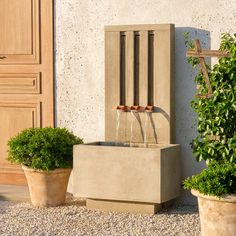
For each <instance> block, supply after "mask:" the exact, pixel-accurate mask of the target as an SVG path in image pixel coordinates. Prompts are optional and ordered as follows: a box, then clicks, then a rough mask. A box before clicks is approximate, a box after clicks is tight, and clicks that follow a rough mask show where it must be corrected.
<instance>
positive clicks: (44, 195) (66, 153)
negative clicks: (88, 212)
mask: <svg viewBox="0 0 236 236" xmlns="http://www.w3.org/2000/svg"><path fill="white" fill-rule="evenodd" d="M80 143H82V139H80V138H78V137H76V136H75V135H73V134H72V133H71V132H69V131H68V130H67V129H65V128H51V127H46V128H29V129H25V130H23V131H22V132H20V133H19V134H18V135H16V136H15V137H13V138H11V139H10V140H9V142H8V147H9V149H8V160H9V161H11V162H12V163H16V164H21V165H22V168H23V170H24V173H25V176H26V179H27V183H28V186H29V192H30V197H31V201H32V204H33V205H34V206H40V207H47V206H58V205H61V204H63V203H64V202H65V195H66V189H67V184H68V180H69V176H70V172H71V168H72V163H73V145H75V144H80Z"/></svg>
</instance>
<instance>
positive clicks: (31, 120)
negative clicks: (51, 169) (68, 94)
mask: <svg viewBox="0 0 236 236" xmlns="http://www.w3.org/2000/svg"><path fill="white" fill-rule="evenodd" d="M0 22H1V24H0V184H26V180H25V177H24V174H23V171H22V170H21V167H20V166H17V165H12V164H11V163H9V162H8V161H7V160H6V158H7V141H8V140H9V138H11V137H13V136H15V135H16V134H17V133H19V132H20V131H21V130H23V129H25V128H29V127H45V126H54V104H53V99H54V91H53V1H50V0H0ZM39 32H40V34H39ZM39 55H40V57H39Z"/></svg>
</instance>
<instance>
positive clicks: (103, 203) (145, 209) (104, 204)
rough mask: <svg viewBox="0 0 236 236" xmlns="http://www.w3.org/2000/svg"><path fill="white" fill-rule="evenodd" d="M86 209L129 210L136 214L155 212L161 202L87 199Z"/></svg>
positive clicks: (160, 206)
mask: <svg viewBox="0 0 236 236" xmlns="http://www.w3.org/2000/svg"><path fill="white" fill-rule="evenodd" d="M86 206H87V208H88V209H93V210H102V211H107V212H124V213H125V212H129V213H138V214H156V213H157V212H158V211H159V210H161V209H162V204H155V203H141V202H124V201H110V200H101V199H90V198H89V199H87V200H86Z"/></svg>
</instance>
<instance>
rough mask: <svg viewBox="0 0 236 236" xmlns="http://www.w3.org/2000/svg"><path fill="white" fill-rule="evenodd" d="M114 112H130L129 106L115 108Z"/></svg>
mask: <svg viewBox="0 0 236 236" xmlns="http://www.w3.org/2000/svg"><path fill="white" fill-rule="evenodd" d="M116 110H121V111H124V112H127V111H129V110H130V107H129V106H124V105H119V106H117V107H116Z"/></svg>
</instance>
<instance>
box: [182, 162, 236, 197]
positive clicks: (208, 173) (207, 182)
mask: <svg viewBox="0 0 236 236" xmlns="http://www.w3.org/2000/svg"><path fill="white" fill-rule="evenodd" d="M184 188H185V189H195V190H197V191H199V192H200V193H203V194H205V195H213V196H218V197H221V196H223V195H226V194H236V164H235V163H232V162H228V161H227V162H224V163H220V164H219V163H217V162H212V163H211V164H209V166H208V168H207V169H205V170H203V171H202V172H201V173H200V174H199V175H194V176H192V177H190V178H188V179H186V180H185V181H184Z"/></svg>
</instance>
